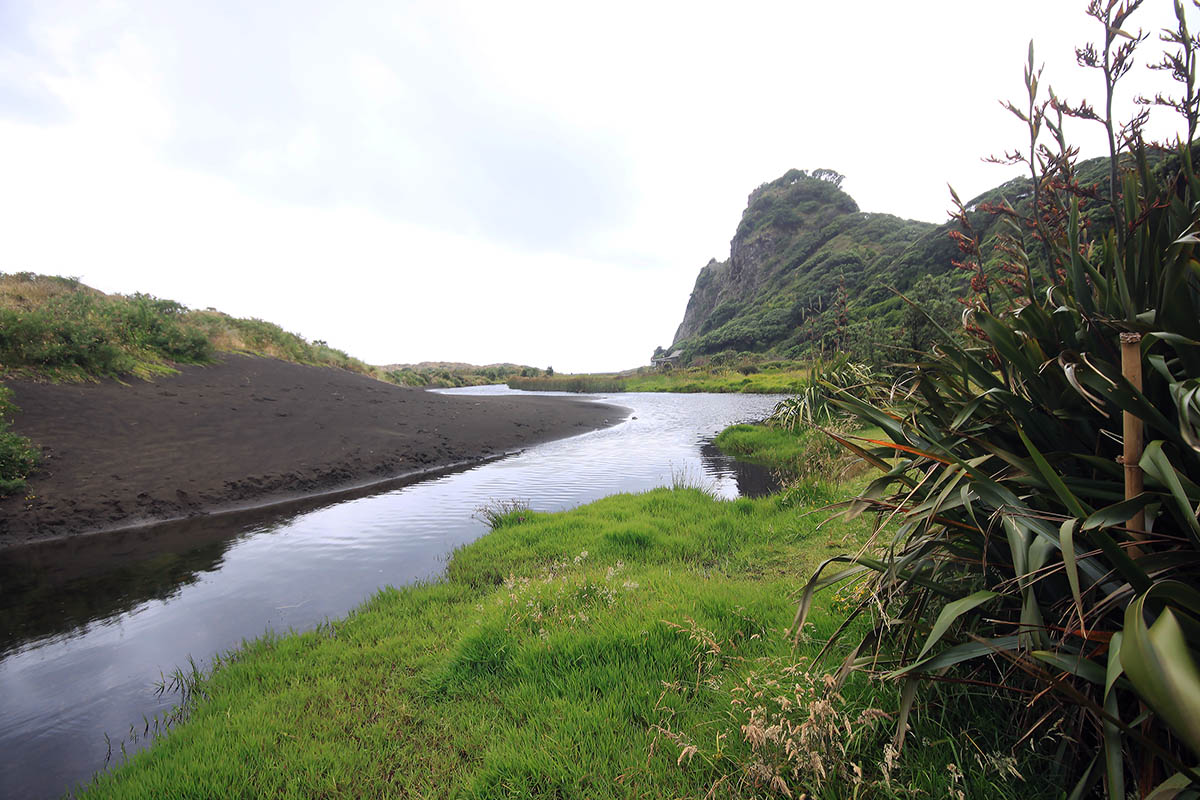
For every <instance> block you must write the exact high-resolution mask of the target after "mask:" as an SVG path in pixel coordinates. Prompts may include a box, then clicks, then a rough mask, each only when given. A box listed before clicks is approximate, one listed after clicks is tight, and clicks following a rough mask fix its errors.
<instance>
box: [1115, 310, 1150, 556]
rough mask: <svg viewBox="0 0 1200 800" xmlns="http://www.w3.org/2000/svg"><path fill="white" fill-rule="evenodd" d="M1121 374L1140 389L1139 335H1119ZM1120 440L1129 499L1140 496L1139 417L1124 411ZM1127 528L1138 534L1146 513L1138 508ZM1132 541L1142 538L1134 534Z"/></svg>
mask: <svg viewBox="0 0 1200 800" xmlns="http://www.w3.org/2000/svg"><path fill="white" fill-rule="evenodd" d="M1121 374H1122V375H1124V376H1125V380H1127V381H1129V383H1130V384H1132V385H1133V388H1134V389H1137V390H1138V391H1139V392H1140V391H1141V390H1142V335H1141V334H1140V333H1122V334H1121ZM1121 422H1122V438H1123V439H1124V442H1125V452H1124V454H1123V455H1122V457H1121V462H1122V464H1123V465H1124V467H1125V499H1126V500H1131V499H1133V498H1134V497H1137V496H1138V495H1139V494H1141V493H1142V488H1143V483H1142V468H1141V467H1140V466H1139V465H1138V464H1139V462H1140V461H1141V460H1142V420H1141V418H1140V417H1138V416H1136V415H1134V414H1131V413H1129V412H1128V411H1126V412H1124V413H1123V414H1122V415H1121ZM1127 524H1128V526H1129V529H1130V530H1132V531H1136V532H1138V533H1142V532H1145V530H1146V512H1145V510H1142V509H1139V510H1138V512H1137V513H1136V514H1134V515H1133V516H1132V517H1130V518H1129V522H1128V523H1127ZM1134 538H1138V539H1140V538H1142V537H1141V536H1137V535H1136V534H1135V536H1134Z"/></svg>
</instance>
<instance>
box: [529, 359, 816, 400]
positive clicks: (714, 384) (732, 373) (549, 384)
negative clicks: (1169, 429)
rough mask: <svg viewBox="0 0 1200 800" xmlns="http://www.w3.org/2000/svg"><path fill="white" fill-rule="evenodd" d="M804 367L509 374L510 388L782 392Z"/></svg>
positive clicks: (795, 386) (803, 376)
mask: <svg viewBox="0 0 1200 800" xmlns="http://www.w3.org/2000/svg"><path fill="white" fill-rule="evenodd" d="M808 377H809V370H808V368H807V367H796V366H794V365H788V366H786V367H775V366H769V365H768V366H765V367H762V368H760V367H759V366H758V365H754V364H743V365H741V366H740V367H731V366H697V367H683V368H677V369H672V370H667V371H665V372H658V371H655V370H651V369H647V368H643V369H638V370H636V371H634V372H629V373H620V374H618V375H589V374H583V375H553V376H541V377H517V376H514V377H511V378H508V379H507V382H508V385H509V387H510V388H512V389H521V390H525V391H549V392H588V393H604V392H681V393H695V392H718V393H749V394H785V393H788V392H794V391H797V390H799V389H800V388H801V387H802V386H803V385H804V384H805V382H806V381H807V380H808Z"/></svg>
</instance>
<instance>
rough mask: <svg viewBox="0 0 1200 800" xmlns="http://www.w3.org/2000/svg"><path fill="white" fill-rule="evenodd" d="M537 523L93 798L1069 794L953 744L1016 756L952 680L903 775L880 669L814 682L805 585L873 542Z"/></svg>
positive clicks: (256, 691)
mask: <svg viewBox="0 0 1200 800" xmlns="http://www.w3.org/2000/svg"><path fill="white" fill-rule="evenodd" d="M498 510H502V509H498ZM519 513H520V514H521V517H520V518H519V519H518V518H515V517H513V516H512V515H511V514H504V513H502V514H501V516H502V517H503V518H504V519H505V522H504V523H503V524H502V525H500V526H499V527H497V528H495V529H494V530H492V531H491V532H490V533H488V534H487V535H485V536H483V537H482V538H480V539H479V540H477V541H476V542H474V543H472V544H469V545H467V546H465V547H463V548H461V549H460V550H458V551H456V552H455V553H454V555H453V557H452V558H451V559H450V562H449V564H448V565H447V570H446V575H445V577H444V578H443V579H442V580H439V581H436V582H432V583H427V584H422V585H415V586H408V587H405V588H401V589H385V590H383V591H381V592H379V593H378V594H377V595H376V596H375V597H374V598H372V599H371V600H370V601H369V602H367V603H366V604H365V605H364V606H363V607H362V608H360V609H359V610H358V611H357V612H355V613H354V614H352V615H350V616H349V617H348V618H346V619H344V620H340V621H337V622H334V623H332V624H330V625H327V626H322V627H321V628H320V629H319V630H317V631H313V632H309V633H306V634H303V635H292V636H285V637H267V638H264V639H261V640H259V641H256V642H250V643H247V644H246V645H245V646H244V647H242V648H241V649H240V650H239V651H238V652H237V653H235V654H232V655H230V656H228V657H226V658H223V659H221V660H220V661H219V667H218V668H217V669H216V670H215V671H214V672H213V673H212V674H210V675H208V676H206V677H204V678H203V679H202V680H201V681H200V682H199V683H198V684H194V686H193V691H192V692H191V694H190V698H191V700H190V702H189V705H188V714H187V720H186V721H185V722H182V723H181V724H179V725H177V726H176V727H175V728H174V729H173V730H172V731H171V732H170V734H169V735H167V736H165V737H163V738H162V739H160V740H159V741H157V742H155V744H154V746H153V747H150V748H148V749H146V750H144V751H142V752H139V753H137V754H136V755H134V756H132V758H131V759H130V760H129V763H128V764H125V765H122V766H118V767H117V768H116V769H115V770H113V771H111V772H107V773H104V774H101V775H100V776H98V777H97V779H96V780H95V781H94V782H93V783H92V784H91V785H90V786H88V787H86V789H85V790H84V791H82V792H81V793H80V794H81V796H83V797H92V798H103V797H120V798H123V800H130V799H131V798H140V797H145V798H160V797H185V796H187V797H229V796H235V797H236V796H255V797H259V796H269V797H313V796H322V797H479V798H493V797H512V796H519V797H535V798H564V797H587V798H628V797H696V798H699V797H705V796H709V797H713V798H725V799H728V798H748V797H764V796H786V795H783V792H782V790H781V789H780V788H779V787H780V786H781V785H782V786H783V787H784V788H785V789H786V790H787V792H788V793H790V795H791V796H792V797H800V796H801V794H802V793H806V792H807V793H809V795H810V796H812V794H813V793H814V792H819V793H820V796H821V797H823V798H827V799H829V800H838V799H839V798H847V799H848V798H852V797H881V798H902V797H905V798H906V797H913V796H920V797H943V796H948V794H949V792H948V790H949V789H951V788H953V787H954V786H956V785H958V786H962V787H965V788H966V789H967V790H968V791H970V792H971V793H972V795H971V796H976V797H998V798H1018V797H1020V798H1028V799H1029V800H1034V799H1035V798H1038V799H1040V798H1049V797H1051V796H1053V794H1054V792H1055V791H1056V785H1055V784H1054V782H1053V780H1052V779H1053V777H1054V776H1055V773H1054V771H1053V765H1052V764H1050V763H1048V762H1042V761H1040V760H1039V757H1038V756H1037V755H1036V754H1035V753H1033V752H1032V751H1030V750H1028V749H1025V750H1022V752H1021V753H1020V754H1019V755H1020V759H1021V760H1020V761H1019V762H1018V761H1013V762H1012V763H1013V764H1014V765H1015V767H1016V768H1017V769H1019V770H1020V771H1021V772H1022V773H1023V774H1025V775H1028V776H1031V777H1032V776H1033V775H1034V774H1036V775H1037V776H1038V779H1037V780H1032V779H1031V780H1029V781H1028V782H1025V781H1021V780H1019V779H1017V778H1014V777H1013V776H1012V775H1011V774H1009V773H1004V772H1001V771H1000V770H998V769H997V768H995V767H994V766H993V765H992V763H991V762H990V761H985V760H982V759H976V758H975V757H973V756H972V753H974V752H975V751H974V749H973V747H970V746H968V745H965V744H963V743H962V739H961V737H958V736H951V735H949V733H948V731H950V730H953V731H962V730H965V731H967V732H968V734H969V735H970V736H971V737H972V739H973V741H975V742H977V743H978V746H979V747H980V748H982V749H981V750H980V753H981V754H982V755H986V756H988V757H989V758H991V757H992V756H993V754H997V755H998V754H999V753H1000V752H1001V751H1002V748H1004V747H1005V746H1006V745H1007V744H1008V743H1007V742H1006V741H1005V740H1004V737H1003V736H1002V735H1001V736H997V735H996V733H995V732H996V731H997V730H999V731H1003V730H1004V726H1003V725H1002V724H1000V723H999V722H998V721H997V719H998V718H1001V715H1002V714H1003V713H1004V712H1005V711H1006V709H1004V708H999V709H997V708H994V707H993V708H988V707H987V706H985V705H983V704H982V703H980V702H979V701H978V700H976V699H975V698H973V697H972V696H971V693H970V690H967V691H963V692H956V691H955V690H954V687H948V688H947V695H948V698H949V699H950V700H952V701H953V700H957V701H958V702H953V703H952V707H953V708H955V709H958V710H960V714H959V716H953V715H945V716H933V715H930V716H929V717H924V716H922V717H920V718H918V720H917V729H918V735H920V736H921V737H922V738H923V741H924V743H925V746H924V747H922V748H920V749H915V748H914V749H913V750H912V752H911V754H910V755H908V756H907V757H905V758H901V759H898V760H897V759H889V760H887V761H884V760H882V759H880V758H879V757H878V752H879V751H880V749H881V748H882V747H883V746H884V744H885V743H886V740H887V738H888V735H889V732H888V730H887V728H886V727H885V725H886V720H885V719H884V718H883V714H895V712H896V710H897V707H898V698H897V697H896V696H895V693H894V692H891V691H889V690H888V689H887V688H886V687H882V686H881V685H880V684H878V683H874V682H871V681H868V680H865V679H864V678H863V677H862V676H854V677H852V678H851V679H850V680H849V681H848V682H846V684H845V685H843V686H841V687H840V688H838V689H836V690H835V689H831V688H830V685H829V684H828V683H827V676H824V675H820V674H807V673H806V662H807V660H808V659H809V658H811V656H813V655H815V653H816V652H817V650H818V649H819V647H820V642H821V641H822V640H823V639H824V638H825V637H827V636H828V635H829V634H830V633H831V632H832V631H833V630H835V629H836V628H837V625H838V623H839V617H838V615H837V613H836V612H832V611H830V610H828V609H826V608H823V607H822V608H820V609H818V610H817V611H816V612H815V613H814V615H813V620H812V625H811V626H810V627H809V628H808V629H807V630H808V633H809V636H808V637H806V639H805V641H803V642H802V643H801V645H800V647H799V648H798V649H797V650H793V645H792V642H791V641H790V640H789V639H788V637H786V636H785V635H784V634H783V630H784V628H785V627H786V625H787V623H788V621H789V620H790V619H791V616H792V608H791V607H790V606H791V603H790V600H789V595H790V592H791V590H792V589H793V588H794V586H795V581H794V575H795V572H796V570H798V569H802V568H811V567H812V566H813V565H815V564H816V563H817V562H818V561H819V559H820V558H821V557H822V555H821V554H822V552H823V551H825V550H827V549H828V548H829V547H830V546H836V545H838V544H840V543H843V542H847V543H856V542H860V541H862V539H863V537H864V535H865V534H866V533H867V530H868V526H865V525H862V524H861V523H856V524H846V523H843V522H840V521H837V520H834V521H832V522H829V523H827V524H824V525H822V524H821V523H822V520H823V519H824V515H821V514H808V515H799V514H797V513H796V507H795V506H794V505H790V504H787V503H783V502H780V500H779V499H778V498H763V499H760V500H748V499H743V500H738V501H736V502H726V501H720V500H715V499H713V498H712V497H710V496H708V495H706V494H704V493H703V492H701V491H697V490H694V489H677V490H670V489H659V490H655V491H652V492H648V493H645V494H638V495H617V496H613V497H608V498H605V499H603V500H600V501H598V502H596V503H592V504H589V505H587V506H583V507H581V508H578V509H574V510H572V511H568V512H563V513H556V514H547V513H531V512H519ZM829 677H832V676H829ZM801 688H802V691H801ZM757 692H762V693H763V694H762V695H761V701H760V699H759V698H756V697H755V693H757ZM779 698H787V700H788V704H787V705H784V704H782V703H779V702H778V699H779ZM759 706H762V709H761V710H756V709H758V708H759ZM780 714H782V715H784V718H785V720H784V721H786V722H787V723H791V724H790V726H784V725H782V723H781V730H784V729H788V730H790V731H791V733H793V734H794V735H795V736H796V737H799V736H800V734H801V732H802V731H803V732H806V733H811V736H810V737H809V739H807V740H806V741H808V742H809V743H810V745H811V746H810V747H807V748H805V749H803V750H801V751H799V752H800V753H801V754H802V755H804V756H805V760H804V764H802V765H798V764H797V763H796V761H794V760H792V761H789V760H788V759H789V756H788V751H789V748H788V744H789V742H788V741H787V740H785V739H784V738H780V737H777V736H776V735H775V733H771V734H769V735H768V734H767V733H766V731H767V730H768V729H773V727H774V726H773V725H772V724H770V721H771V718H772V717H773V716H775V715H780ZM762 722H767V723H768V724H766V725H762V724H760V723H762ZM835 722H836V723H837V724H836V725H834V724H832V723H835ZM743 726H745V727H743ZM847 726H849V728H850V733H848V734H847V733H846V727H847ZM760 734H761V735H760ZM789 735H790V734H789ZM967 748H970V749H969V750H968V749H967ZM809 753H814V754H816V755H819V757H820V761H819V762H817V761H814V760H813V759H811V758H808V755H809ZM1010 761H1012V760H1011V759H1010ZM949 764H955V765H957V766H956V769H957V770H958V771H959V773H961V774H959V775H957V776H956V775H954V774H952V773H951V772H950V771H949V767H948V765H949ZM1043 765H1044V766H1043ZM818 766H819V767H820V769H818V768H817V767H818ZM855 766H857V767H858V768H859V770H861V772H856V770H855ZM793 767H799V768H797V769H795V770H794V771H793ZM776 768H778V769H776ZM764 769H765V772H764ZM822 770H824V771H823V772H822ZM776 776H778V778H779V780H778V781H774V780H773V778H775V777H776ZM1043 778H1044V780H1043Z"/></svg>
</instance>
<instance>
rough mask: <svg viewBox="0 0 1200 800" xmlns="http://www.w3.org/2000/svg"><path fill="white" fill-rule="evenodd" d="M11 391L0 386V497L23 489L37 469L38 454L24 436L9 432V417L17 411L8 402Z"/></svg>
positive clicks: (9, 401)
mask: <svg viewBox="0 0 1200 800" xmlns="http://www.w3.org/2000/svg"><path fill="white" fill-rule="evenodd" d="M11 396H12V390H11V389H9V388H8V387H6V386H3V385H0V497H4V496H5V495H9V494H16V493H17V492H19V491H21V490H22V489H24V488H25V479H26V478H28V477H29V474H30V473H31V472H33V470H34V469H35V468H36V467H37V465H38V462H39V461H40V460H41V459H40V454H39V453H38V451H37V448H36V447H34V446H33V443H32V442H30V441H29V439H28V438H27V437H25V436H19V435H18V434H15V433H13V432H12V431H11V430H9V428H8V426H9V423H10V417H11V416H12V414H13V413H14V412H15V411H16V410H17V409H16V406H14V405H13V404H12V402H11V400H10V398H11Z"/></svg>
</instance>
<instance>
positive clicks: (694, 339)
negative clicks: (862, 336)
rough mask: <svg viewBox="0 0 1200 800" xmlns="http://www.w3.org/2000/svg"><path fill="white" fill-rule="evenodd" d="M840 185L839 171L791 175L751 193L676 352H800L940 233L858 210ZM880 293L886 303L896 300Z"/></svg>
mask: <svg viewBox="0 0 1200 800" xmlns="http://www.w3.org/2000/svg"><path fill="white" fill-rule="evenodd" d="M841 178H842V176H840V175H838V174H837V173H836V172H833V171H831V170H817V171H815V172H814V173H813V174H811V175H810V174H808V173H806V172H803V171H800V170H790V171H789V172H787V173H786V174H785V175H783V176H782V177H780V178H779V179H778V180H775V181H772V182H771V183H766V184H763V185H762V186H760V187H758V188H757V189H755V190H754V191H753V192H752V193H751V194H750V197H749V200H748V201H747V204H746V211H745V212H744V213H743V214H742V220H741V223H740V224H739V225H738V229H737V232H736V234H735V235H734V237H733V240H732V242H730V254H729V258H728V259H727V260H725V261H717V260H715V259H714V260H712V261H710V262H709V263H708V264H707V265H706V266H705V267H704V268H703V269H702V270H701V271H700V275H699V277H698V278H697V279H696V286H695V289H694V290H693V291H692V295H691V298H690V300H689V301H688V306H687V311H686V312H685V313H684V317H683V322H682V323H681V324H680V325H679V329H678V330H677V332H676V334H675V340H674V342H673V345H672V349H675V348H677V347H678V348H682V349H684V351H685V353H686V354H687V355H688V356H689V357H695V356H700V355H706V354H711V353H716V352H719V351H723V350H738V351H746V350H749V351H755V352H763V351H769V350H772V351H778V352H780V353H785V352H786V351H788V350H795V349H796V348H798V347H800V348H802V346H803V344H804V342H805V341H806V337H807V338H811V337H812V336H816V335H819V333H820V332H819V330H818V329H817V328H816V327H813V326H811V325H809V326H808V327H807V329H806V322H808V321H809V320H810V319H813V318H815V317H819V316H821V315H824V314H825V313H826V312H827V311H829V310H830V309H831V308H832V307H833V306H835V305H836V304H837V303H838V302H839V297H841V298H848V297H861V296H863V293H864V292H867V291H869V290H870V289H871V287H873V286H875V284H876V283H878V279H879V278H880V276H881V275H882V274H884V273H887V272H889V266H890V265H891V264H893V262H896V261H898V260H899V259H900V257H901V256H902V255H903V253H904V251H905V250H906V249H907V248H909V247H911V246H912V245H913V244H914V243H915V242H917V241H918V240H920V239H921V238H922V237H923V236H924V235H926V234H928V233H929V232H930V231H932V230H933V229H934V227H935V226H933V225H931V224H929V223H924V222H914V221H910V220H902V219H900V218H898V217H894V216H891V215H889V214H868V213H864V212H862V211H859V209H858V204H857V203H855V202H854V199H853V198H851V197H850V195H848V194H846V193H845V192H844V191H842V190H841V188H840V185H841ZM878 288H879V289H881V290H882V292H881V293H879V292H876V294H879V299H885V298H886V297H887V296H889V295H890V292H888V290H887V288H886V287H885V286H882V285H880V286H878ZM899 288H901V289H903V288H905V287H903V286H901V287H899Z"/></svg>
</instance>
